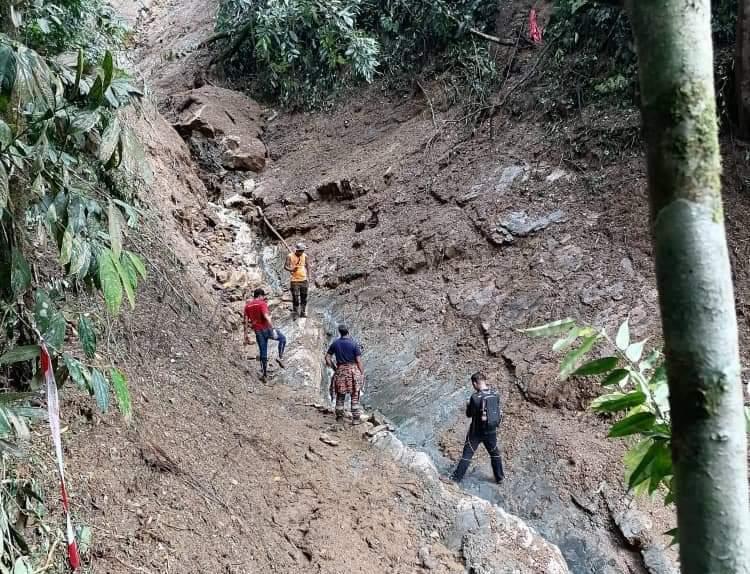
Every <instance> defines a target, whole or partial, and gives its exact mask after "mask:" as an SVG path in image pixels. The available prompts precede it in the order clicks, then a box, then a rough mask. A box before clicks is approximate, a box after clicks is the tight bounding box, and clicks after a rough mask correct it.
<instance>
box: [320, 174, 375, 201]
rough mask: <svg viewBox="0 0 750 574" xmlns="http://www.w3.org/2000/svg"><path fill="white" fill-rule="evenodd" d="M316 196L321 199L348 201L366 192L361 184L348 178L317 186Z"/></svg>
mask: <svg viewBox="0 0 750 574" xmlns="http://www.w3.org/2000/svg"><path fill="white" fill-rule="evenodd" d="M317 193H318V197H320V199H322V200H323V201H348V200H352V199H356V198H357V197H360V196H362V195H365V194H366V193H367V190H366V189H365V188H364V187H362V186H361V185H357V184H352V182H351V181H349V180H348V179H342V180H341V181H330V182H328V183H324V184H323V185H320V186H318V188H317Z"/></svg>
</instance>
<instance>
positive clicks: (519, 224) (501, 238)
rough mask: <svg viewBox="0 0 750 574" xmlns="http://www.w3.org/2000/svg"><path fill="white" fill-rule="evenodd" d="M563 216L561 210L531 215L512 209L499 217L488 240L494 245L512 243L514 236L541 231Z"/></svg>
mask: <svg viewBox="0 0 750 574" xmlns="http://www.w3.org/2000/svg"><path fill="white" fill-rule="evenodd" d="M563 217H564V214H563V212H562V211H561V210H556V211H553V212H552V213H549V214H548V215H544V216H540V217H531V216H529V214H528V213H526V212H525V211H514V212H511V213H508V214H507V215H504V216H503V217H501V218H500V220H499V221H498V222H497V224H496V226H495V229H494V230H493V231H492V232H491V233H490V240H491V241H492V242H493V243H494V244H496V245H506V244H508V243H513V241H514V240H515V238H516V237H526V236H528V235H531V234H533V233H537V232H539V231H542V230H543V229H546V228H547V227H549V226H550V225H552V224H553V223H559V222H561V221H562V220H563Z"/></svg>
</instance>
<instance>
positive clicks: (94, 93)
mask: <svg viewBox="0 0 750 574" xmlns="http://www.w3.org/2000/svg"><path fill="white" fill-rule="evenodd" d="M103 98H104V88H103V84H102V77H101V76H97V77H96V79H95V80H94V84H93V85H92V86H91V89H90V90H89V101H90V102H91V103H92V104H93V105H94V106H99V105H100V104H101V103H102V99H103Z"/></svg>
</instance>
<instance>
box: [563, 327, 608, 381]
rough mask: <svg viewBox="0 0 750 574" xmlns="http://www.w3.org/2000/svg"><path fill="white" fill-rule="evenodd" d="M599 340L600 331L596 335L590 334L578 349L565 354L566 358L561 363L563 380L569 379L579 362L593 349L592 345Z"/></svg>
mask: <svg viewBox="0 0 750 574" xmlns="http://www.w3.org/2000/svg"><path fill="white" fill-rule="evenodd" d="M598 340H599V334H598V333H597V334H595V335H589V336H588V337H586V338H585V339H584V340H583V341H582V342H581V346H580V347H578V348H577V349H573V350H572V351H570V352H569V353H568V354H567V355H565V358H564V359H563V362H562V364H561V365H560V378H561V379H562V380H565V379H567V378H568V377H569V376H570V375H571V373H572V372H573V371H575V370H576V367H578V363H580V362H581V360H582V359H583V357H584V356H585V355H586V353H588V352H589V351H590V350H591V349H592V347H593V346H594V345H595V344H596V342H597V341H598Z"/></svg>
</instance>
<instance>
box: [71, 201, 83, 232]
mask: <svg viewBox="0 0 750 574" xmlns="http://www.w3.org/2000/svg"><path fill="white" fill-rule="evenodd" d="M85 201H86V200H85V198H83V197H79V196H75V195H73V196H71V198H70V201H69V202H68V228H69V229H70V230H71V231H72V232H73V235H77V234H79V233H80V232H81V231H82V230H84V229H86V203H85Z"/></svg>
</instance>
